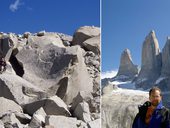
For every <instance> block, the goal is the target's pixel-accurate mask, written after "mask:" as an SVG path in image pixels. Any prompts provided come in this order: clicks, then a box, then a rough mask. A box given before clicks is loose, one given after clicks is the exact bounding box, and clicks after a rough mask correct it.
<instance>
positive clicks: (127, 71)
mask: <svg viewBox="0 0 170 128" xmlns="http://www.w3.org/2000/svg"><path fill="white" fill-rule="evenodd" d="M136 75H138V67H137V65H134V64H133V62H132V58H131V54H130V50H129V49H125V50H124V51H123V52H122V54H121V59H120V66H119V70H118V73H117V75H116V78H117V79H119V80H122V81H127V80H132V79H134V77H135V76H136Z"/></svg>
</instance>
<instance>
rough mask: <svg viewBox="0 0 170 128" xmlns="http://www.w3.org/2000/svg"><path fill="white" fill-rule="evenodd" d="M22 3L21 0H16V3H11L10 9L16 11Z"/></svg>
mask: <svg viewBox="0 0 170 128" xmlns="http://www.w3.org/2000/svg"><path fill="white" fill-rule="evenodd" d="M20 5H21V3H20V0H16V1H15V3H13V4H11V5H10V6H9V9H10V10H11V11H12V12H15V11H16V10H17V9H18V7H19V6H20Z"/></svg>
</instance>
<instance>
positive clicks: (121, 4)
mask: <svg viewBox="0 0 170 128" xmlns="http://www.w3.org/2000/svg"><path fill="white" fill-rule="evenodd" d="M101 25H102V72H107V71H113V70H116V69H118V68H119V63H120V56H121V53H122V51H123V50H124V49H125V48H128V49H129V50H130V51H131V55H132V59H133V63H134V64H137V65H140V64H141V51H142V44H143V41H144V39H145V37H146V36H147V35H148V33H149V32H150V31H151V30H154V31H155V33H156V36H157V39H158V42H159V47H160V50H161V51H162V48H163V47H164V45H165V43H166V39H167V36H170V0H163V1H160V0H157V1H156V0H103V1H102V24H101Z"/></svg>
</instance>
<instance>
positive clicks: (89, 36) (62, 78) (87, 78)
mask: <svg viewBox="0 0 170 128" xmlns="http://www.w3.org/2000/svg"><path fill="white" fill-rule="evenodd" d="M73 42H77V43H75V45H74V43H73ZM73 45H74V46H73ZM0 46H1V47H0V56H3V57H5V60H6V61H7V69H6V71H4V72H3V73H2V74H0V84H1V86H0V96H1V97H3V98H6V99H8V100H11V101H12V102H13V103H11V102H9V103H11V104H12V105H13V104H14V103H15V104H14V105H13V107H14V108H12V107H10V105H7V103H6V102H4V103H3V105H6V106H7V108H6V109H3V107H4V106H3V105H2V109H1V110H2V111H1V113H2V117H0V126H2V127H26V128H29V127H31V128H33V127H57V128H60V127H61V128H63V127H69V126H73V127H89V126H87V125H88V123H89V121H90V122H93V121H95V120H97V119H100V100H99V99H100V53H101V52H100V29H99V28H97V27H90V26H85V27H81V28H80V29H78V31H76V32H75V33H74V37H72V36H69V35H66V34H62V33H56V32H46V31H45V30H44V31H40V32H37V33H30V32H25V33H24V34H23V35H17V34H14V33H8V34H6V33H0ZM8 106H9V107H8ZM17 106H19V107H20V108H21V111H19V112H18V111H16V112H14V111H13V110H18V107H17ZM28 114H29V115H28ZM53 116H54V120H53V119H52V117H53ZM55 119H57V120H58V121H59V123H61V125H58V123H57V125H56V120H55ZM65 121H66V122H65ZM63 122H65V123H63ZM70 122H71V125H70ZM67 123H68V124H67ZM6 124H8V126H7V125H6ZM92 124H95V123H92ZM97 126H98V124H97Z"/></svg>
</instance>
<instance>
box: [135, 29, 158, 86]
mask: <svg viewBox="0 0 170 128" xmlns="http://www.w3.org/2000/svg"><path fill="white" fill-rule="evenodd" d="M160 71H161V54H160V49H159V44H158V40H157V38H156V35H155V32H154V31H151V32H150V33H149V35H148V36H147V37H146V38H145V41H144V43H143V48H142V66H141V70H140V72H139V75H138V77H137V79H136V81H135V83H136V87H141V88H144V89H147V88H150V87H151V85H153V84H154V82H155V81H156V79H157V78H158V77H159V76H160V73H161V72H160Z"/></svg>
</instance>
